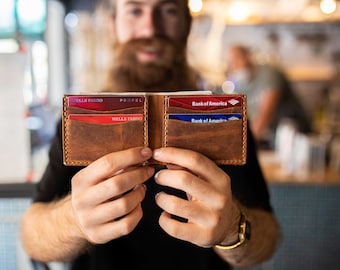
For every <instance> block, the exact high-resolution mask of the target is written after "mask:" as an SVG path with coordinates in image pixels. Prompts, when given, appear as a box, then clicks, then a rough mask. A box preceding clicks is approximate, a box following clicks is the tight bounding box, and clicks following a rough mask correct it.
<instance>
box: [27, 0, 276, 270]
mask: <svg viewBox="0 0 340 270" xmlns="http://www.w3.org/2000/svg"><path fill="white" fill-rule="evenodd" d="M111 1H112V2H111V3H112V5H113V8H114V11H113V14H114V15H113V18H112V26H111V29H113V30H112V35H113V36H114V38H115V44H114V49H115V58H114V61H113V67H112V69H111V70H110V71H109V74H110V78H111V79H110V81H109V84H108V86H107V89H105V90H106V91H143V92H144V91H149V92H152V91H174V90H188V89H195V88H196V83H195V80H194V78H195V75H194V73H193V72H192V71H191V70H190V69H189V67H188V65H187V63H186V57H185V47H186V41H187V37H188V34H189V30H190V23H191V17H190V13H189V10H188V6H187V1H183V0H117V1H113V0H111ZM248 135H249V138H248V157H247V164H246V165H244V166H220V167H219V166H217V165H216V164H215V163H214V162H213V161H211V160H210V159H208V158H207V157H205V156H203V155H201V154H199V153H197V152H194V151H190V150H185V149H179V148H171V147H167V148H161V149H150V148H148V147H136V148H131V149H127V150H124V151H119V152H114V153H110V154H108V155H105V156H103V157H101V158H99V159H98V160H96V161H94V162H93V163H91V164H90V165H89V166H87V167H85V168H80V167H66V166H64V165H63V161H62V145H61V144H62V143H61V128H60V126H59V129H58V131H57V134H56V137H55V140H54V141H53V143H52V145H51V149H50V160H49V164H48V166H47V168H46V171H45V173H44V175H43V178H42V179H41V181H40V183H39V184H38V188H37V193H36V195H35V197H34V203H33V204H32V206H31V207H30V208H29V209H28V210H27V212H26V213H25V215H24V217H23V221H22V231H21V232H22V240H23V245H24V248H25V250H26V251H27V253H28V255H29V256H30V257H32V258H33V259H34V260H37V261H43V262H50V261H68V262H70V265H71V269H82V270H84V269H96V270H101V269H125V270H126V269H177V270H181V269H183V270H184V269H185V270H187V269H205V270H208V269H209V270H211V269H230V268H229V266H230V264H232V265H237V266H250V265H254V264H257V263H260V262H262V261H264V260H266V259H268V258H270V256H271V255H272V254H273V252H274V250H275V247H276V244H277V240H278V235H279V226H278V224H277V221H276V219H275V217H274V215H273V213H272V209H271V206H270V200H269V195H268V190H267V187H266V184H265V181H264V179H263V176H262V173H261V170H260V167H259V164H258V161H257V158H256V151H255V147H254V142H253V140H252V137H251V134H248ZM150 158H153V159H154V160H156V161H159V162H160V163H162V164H169V165H168V166H167V167H166V168H163V169H162V170H159V171H157V172H155V168H153V167H150V166H140V164H143V163H145V161H147V160H149V159H150ZM174 216H178V217H183V218H184V220H185V222H184V221H183V220H182V219H177V218H174Z"/></svg>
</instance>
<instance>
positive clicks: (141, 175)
mask: <svg viewBox="0 0 340 270" xmlns="http://www.w3.org/2000/svg"><path fill="white" fill-rule="evenodd" d="M154 171H155V169H154V168H152V167H140V168H136V169H134V170H129V171H127V172H124V173H121V174H119V175H115V176H113V177H111V178H109V179H107V180H105V181H102V182H100V183H98V184H97V185H95V186H93V187H92V188H91V189H90V190H89V191H88V193H87V196H88V203H89V204H92V205H98V204H100V203H103V202H106V201H108V200H111V199H114V198H116V197H118V196H121V195H122V194H124V193H126V192H128V191H129V190H131V189H133V188H134V187H135V186H138V185H140V184H142V183H144V182H145V181H147V180H148V179H149V178H150V177H152V175H153V174H154Z"/></svg>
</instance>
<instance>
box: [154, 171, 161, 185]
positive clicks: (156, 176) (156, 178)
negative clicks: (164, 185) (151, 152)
mask: <svg viewBox="0 0 340 270" xmlns="http://www.w3.org/2000/svg"><path fill="white" fill-rule="evenodd" d="M159 173H160V171H158V172H157V173H156V174H155V176H154V178H155V181H156V183H157V180H158V175H159Z"/></svg>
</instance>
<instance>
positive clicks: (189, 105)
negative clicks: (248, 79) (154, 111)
mask: <svg viewBox="0 0 340 270" xmlns="http://www.w3.org/2000/svg"><path fill="white" fill-rule="evenodd" d="M242 102H243V101H242V97H241V96H230V97H228V96H203V97H202V96H199V97H194V96H191V97H169V107H177V108H183V109H190V110H200V111H202V110H203V111H204V110H206V111H211V110H218V109H225V108H232V107H240V106H242Z"/></svg>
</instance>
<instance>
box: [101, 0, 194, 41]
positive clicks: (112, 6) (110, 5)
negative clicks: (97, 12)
mask: <svg viewBox="0 0 340 270" xmlns="http://www.w3.org/2000/svg"><path fill="white" fill-rule="evenodd" d="M177 1H183V2H186V4H185V5H184V16H185V19H186V21H187V22H188V25H187V29H186V35H188V34H189V31H190V27H191V21H192V16H191V13H190V9H189V4H188V0H177ZM99 2H100V3H101V4H104V6H105V7H106V8H107V9H108V10H109V12H110V14H111V16H113V17H115V16H116V11H117V8H116V2H117V0H100V1H99Z"/></svg>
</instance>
